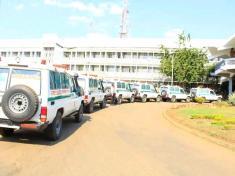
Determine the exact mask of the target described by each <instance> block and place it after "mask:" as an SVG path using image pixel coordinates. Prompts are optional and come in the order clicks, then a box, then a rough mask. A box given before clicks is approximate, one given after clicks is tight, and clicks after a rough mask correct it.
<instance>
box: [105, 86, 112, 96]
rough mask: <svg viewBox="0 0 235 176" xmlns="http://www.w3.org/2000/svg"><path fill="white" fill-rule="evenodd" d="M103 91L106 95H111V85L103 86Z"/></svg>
mask: <svg viewBox="0 0 235 176" xmlns="http://www.w3.org/2000/svg"><path fill="white" fill-rule="evenodd" d="M104 92H105V94H106V95H111V94H112V91H111V87H105V88H104Z"/></svg>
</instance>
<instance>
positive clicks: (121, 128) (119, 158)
mask: <svg viewBox="0 0 235 176" xmlns="http://www.w3.org/2000/svg"><path fill="white" fill-rule="evenodd" d="M171 106H172V104H171V103H154V102H152V103H146V104H142V103H134V104H123V105H120V106H111V107H109V108H106V109H104V110H98V111H96V112H95V113H93V114H91V115H85V119H84V121H83V123H82V124H76V123H73V119H66V120H65V121H64V127H63V136H62V139H61V140H60V141H59V142H56V143H53V142H48V141H46V140H45V139H44V138H43V137H42V135H41V134H39V133H33V134H32V133H27V132H18V133H17V134H16V135H15V136H14V137H13V138H8V139H1V138H0V151H1V152H0V161H1V162H0V163H1V164H0V176H5V175H24V176H25V175H34V176H37V175H38V176H41V175H58V176H59V175H68V176H72V175H74V176H77V175H82V176H110V175H112V176H115V175H117V176H131V175H135V176H157V175H161V176H162V175H163V176H171V175H172V176H174V175H178V176H189V175H194V176H197V175H198V176H199V175H200V176H201V175H204V176H207V175H208V176H217V175H218V176H221V175H226V176H230V175H231V176H234V173H235V167H234V166H235V153H234V152H232V151H230V150H228V149H225V148H223V147H220V146H217V145H215V144H212V143H210V142H207V141H205V140H203V139H200V138H198V137H196V136H193V135H191V134H188V133H186V132H184V131H182V130H180V129H177V128H175V127H174V126H172V125H171V124H170V123H169V122H168V121H167V120H165V119H164V118H163V117H162V113H163V112H164V111H165V110H166V109H168V108H170V107H171Z"/></svg>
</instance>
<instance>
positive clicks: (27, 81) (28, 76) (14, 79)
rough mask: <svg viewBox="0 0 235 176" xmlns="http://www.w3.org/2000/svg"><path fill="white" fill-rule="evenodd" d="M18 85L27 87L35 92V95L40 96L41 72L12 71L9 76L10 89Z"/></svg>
mask: <svg viewBox="0 0 235 176" xmlns="http://www.w3.org/2000/svg"><path fill="white" fill-rule="evenodd" d="M19 84H23V85H27V86H29V87H30V88H32V89H33V90H34V91H35V92H36V94H37V95H40V93H41V91H40V90H41V72H40V71H36V70H22V69H13V70H12V74H11V83H10V87H12V86H15V85H19Z"/></svg>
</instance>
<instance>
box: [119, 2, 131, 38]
mask: <svg viewBox="0 0 235 176" xmlns="http://www.w3.org/2000/svg"><path fill="white" fill-rule="evenodd" d="M128 13H129V10H128V0H124V8H123V11H122V21H121V31H120V38H127V37H128Z"/></svg>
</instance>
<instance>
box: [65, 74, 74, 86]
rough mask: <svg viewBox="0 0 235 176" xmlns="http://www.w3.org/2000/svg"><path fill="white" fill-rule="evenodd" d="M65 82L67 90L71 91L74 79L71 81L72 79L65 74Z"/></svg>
mask: <svg viewBox="0 0 235 176" xmlns="http://www.w3.org/2000/svg"><path fill="white" fill-rule="evenodd" d="M64 81H65V88H66V89H69V88H71V87H73V85H72V79H71V77H70V76H68V75H67V74H65V79H64Z"/></svg>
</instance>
